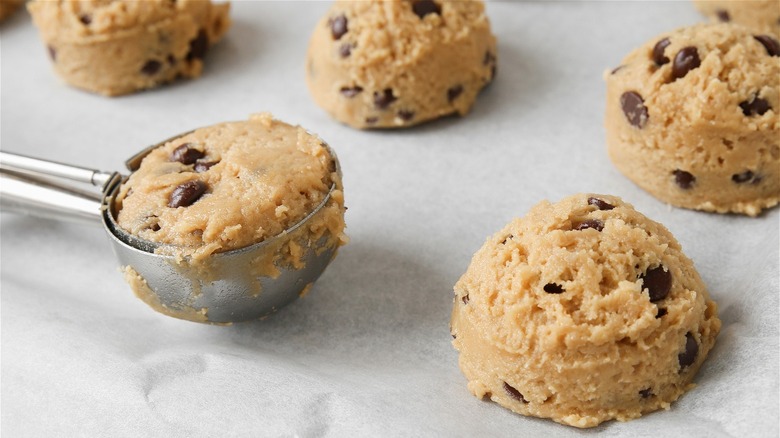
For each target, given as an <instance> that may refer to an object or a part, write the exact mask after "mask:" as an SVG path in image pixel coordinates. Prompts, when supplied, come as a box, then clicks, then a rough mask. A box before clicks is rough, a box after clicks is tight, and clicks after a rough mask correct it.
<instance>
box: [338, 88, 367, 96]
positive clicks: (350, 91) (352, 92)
mask: <svg viewBox="0 0 780 438" xmlns="http://www.w3.org/2000/svg"><path fill="white" fill-rule="evenodd" d="M361 91H363V87H360V86H354V87H341V90H339V92H340V93H341V94H342V96H344V97H349V98H352V97H355V96H357V95H358V94H360V92H361Z"/></svg>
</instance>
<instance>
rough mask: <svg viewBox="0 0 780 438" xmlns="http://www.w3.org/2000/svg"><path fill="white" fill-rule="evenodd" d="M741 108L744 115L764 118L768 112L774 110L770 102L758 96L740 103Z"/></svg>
mask: <svg viewBox="0 0 780 438" xmlns="http://www.w3.org/2000/svg"><path fill="white" fill-rule="evenodd" d="M739 107H740V108H742V114H744V115H746V116H754V115H759V116H763V115H764V114H765V113H766V112H767V111H769V110H771V109H772V106H771V105H769V102H767V101H766V99H762V98H760V97H758V96H756V95H753V99H752V100H750V101H747V100H746V101H744V102H742V103H740V104H739Z"/></svg>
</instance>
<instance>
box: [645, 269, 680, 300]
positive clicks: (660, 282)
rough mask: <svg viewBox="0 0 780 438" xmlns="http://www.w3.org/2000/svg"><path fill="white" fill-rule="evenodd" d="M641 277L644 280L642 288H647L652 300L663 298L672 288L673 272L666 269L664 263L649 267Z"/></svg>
mask: <svg viewBox="0 0 780 438" xmlns="http://www.w3.org/2000/svg"><path fill="white" fill-rule="evenodd" d="M639 279H640V280H642V289H643V290H644V289H647V292H648V293H649V295H650V301H652V302H656V301H661V300H663V299H664V298H666V296H667V295H669V291H670V290H671V289H672V273H671V271H666V270H664V266H663V265H658V266H657V267H655V268H653V269H648V270H647V272H645V273H644V274H642V275H640V276H639Z"/></svg>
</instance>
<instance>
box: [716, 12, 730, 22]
mask: <svg viewBox="0 0 780 438" xmlns="http://www.w3.org/2000/svg"><path fill="white" fill-rule="evenodd" d="M715 15H717V16H718V20H720V21H722V22H724V23H728V22H729V21H731V16H730V15H729V11H727V10H725V9H718V10H717V11H715Z"/></svg>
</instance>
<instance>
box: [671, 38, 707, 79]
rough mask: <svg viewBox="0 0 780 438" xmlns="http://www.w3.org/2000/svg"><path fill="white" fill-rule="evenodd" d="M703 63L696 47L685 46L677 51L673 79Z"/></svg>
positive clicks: (683, 75) (673, 66)
mask: <svg viewBox="0 0 780 438" xmlns="http://www.w3.org/2000/svg"><path fill="white" fill-rule="evenodd" d="M700 65H701V59H699V51H698V50H697V49H696V47H693V46H688V47H683V48H682V49H680V51H679V52H677V55H676V56H675V57H674V62H673V63H672V79H673V80H677V79H680V78H682V77H685V75H687V74H688V72H689V71H691V70H693V69H695V68H698V67H699V66H700Z"/></svg>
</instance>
